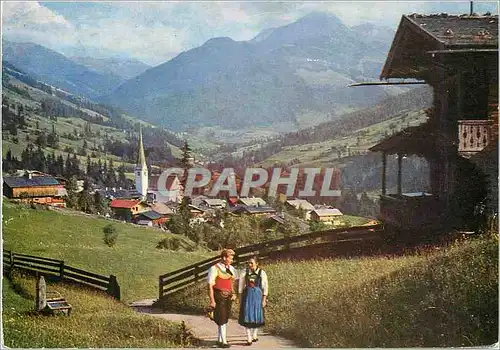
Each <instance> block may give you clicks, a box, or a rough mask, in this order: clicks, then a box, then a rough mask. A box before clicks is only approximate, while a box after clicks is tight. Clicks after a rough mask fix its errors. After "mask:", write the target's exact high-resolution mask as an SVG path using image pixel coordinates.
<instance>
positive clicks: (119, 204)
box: [110, 199, 141, 209]
mask: <svg viewBox="0 0 500 350" xmlns="http://www.w3.org/2000/svg"><path fill="white" fill-rule="evenodd" d="M140 202H141V200H139V199H113V200H112V201H111V204H110V206H111V208H126V209H130V208H133V207H135V206H136V205H137V204H139V203H140Z"/></svg>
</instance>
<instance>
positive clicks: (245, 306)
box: [238, 257, 268, 345]
mask: <svg viewBox="0 0 500 350" xmlns="http://www.w3.org/2000/svg"><path fill="white" fill-rule="evenodd" d="M238 293H239V294H240V295H241V299H240V314H239V318H238V323H239V324H240V325H242V326H243V327H245V328H246V334H247V343H246V345H252V343H253V342H256V341H258V340H259V338H258V330H259V328H260V327H262V326H264V308H265V307H266V302H267V293H268V281H267V275H266V272H265V271H264V270H262V269H260V268H259V267H258V264H257V259H256V258H255V257H252V258H250V260H249V261H248V267H247V268H246V270H245V271H243V272H242V273H241V275H240V278H239V288H238Z"/></svg>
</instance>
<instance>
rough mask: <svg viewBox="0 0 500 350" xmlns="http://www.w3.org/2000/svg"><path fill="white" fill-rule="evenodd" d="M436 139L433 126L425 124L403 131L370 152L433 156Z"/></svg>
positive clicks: (377, 145) (373, 147) (383, 141)
mask: <svg viewBox="0 0 500 350" xmlns="http://www.w3.org/2000/svg"><path fill="white" fill-rule="evenodd" d="M436 137H437V135H436V134H435V132H434V129H433V128H432V127H431V125H430V124H429V123H423V124H420V125H418V126H412V127H409V128H406V129H404V130H401V131H400V132H398V133H395V134H394V135H391V136H389V137H387V138H385V139H384V140H382V141H381V142H379V143H377V144H376V145H375V146H372V147H371V148H369V150H370V151H373V152H386V153H387V154H397V153H402V154H407V155H412V154H414V155H419V156H431V155H432V154H434V153H435V150H436Z"/></svg>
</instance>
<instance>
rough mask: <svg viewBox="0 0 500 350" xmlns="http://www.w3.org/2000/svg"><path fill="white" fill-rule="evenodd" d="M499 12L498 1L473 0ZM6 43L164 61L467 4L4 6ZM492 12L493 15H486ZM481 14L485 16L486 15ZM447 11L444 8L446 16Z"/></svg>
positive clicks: (463, 8)
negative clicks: (277, 34) (306, 29)
mask: <svg viewBox="0 0 500 350" xmlns="http://www.w3.org/2000/svg"><path fill="white" fill-rule="evenodd" d="M474 4H475V5H474V6H475V8H478V10H479V11H483V9H485V11H486V10H490V11H492V12H497V11H498V8H497V4H495V3H490V4H489V5H488V4H487V5H484V4H485V3H483V2H474ZM2 5H3V21H4V22H3V33H4V35H5V37H6V38H7V39H13V40H15V41H31V42H35V43H38V44H41V45H44V46H47V47H49V48H51V49H53V50H57V51H60V52H63V53H65V54H71V53H72V52H78V53H79V54H85V53H88V54H92V55H102V56H107V55H112V54H114V55H128V56H129V57H134V58H137V59H140V60H142V61H144V62H146V63H148V64H152V65H156V64H159V63H162V62H164V61H166V60H168V59H170V58H172V57H174V56H176V55H177V54H179V53H180V52H182V51H185V50H189V49H191V48H194V47H197V46H200V45H202V44H203V43H204V42H205V41H207V40H209V39H211V38H213V37H220V36H227V37H230V38H232V39H234V40H249V39H251V38H253V37H254V36H256V35H257V34H258V33H259V32H261V31H262V30H264V29H267V28H270V27H276V26H282V25H286V24H288V23H291V22H293V21H295V20H297V19H299V18H300V17H302V16H304V15H305V14H307V13H309V12H311V11H327V12H330V13H333V14H335V15H336V16H338V17H339V18H340V19H341V20H342V21H343V22H344V23H345V24H346V25H356V24H360V23H363V22H371V23H375V24H384V25H386V26H389V27H391V28H393V29H395V28H396V26H397V24H398V23H399V20H400V18H401V15H402V14H408V13H413V12H419V13H430V12H440V10H441V9H444V10H445V11H446V12H455V13H462V12H464V11H465V12H466V11H468V6H469V2H461V3H456V2H454V3H451V2H448V3H444V2H423V1H422V2H407V1H386V2H380V1H377V2H376V1H373V2H366V1H365V2H328V1H321V2H319V1H318V2H313V1H306V2H295V1H293V2H278V1H267V2H234V1H231V2H228V1H219V2H195V1H191V2H182V1H177V2H175V1H168V2H46V3H45V2H43V3H37V2H2ZM491 9H493V10H491ZM485 11H484V12H485ZM443 12H444V11H443Z"/></svg>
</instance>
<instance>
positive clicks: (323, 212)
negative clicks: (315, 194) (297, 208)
mask: <svg viewBox="0 0 500 350" xmlns="http://www.w3.org/2000/svg"><path fill="white" fill-rule="evenodd" d="M343 215H344V214H342V212H341V211H340V210H338V209H335V208H326V209H314V210H313V211H312V212H311V221H318V222H319V221H320V222H323V223H325V224H327V225H335V226H338V225H342V223H343V222H342V216H343Z"/></svg>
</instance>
